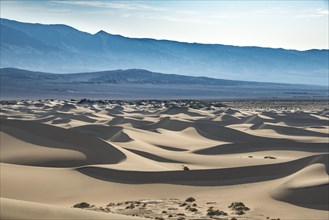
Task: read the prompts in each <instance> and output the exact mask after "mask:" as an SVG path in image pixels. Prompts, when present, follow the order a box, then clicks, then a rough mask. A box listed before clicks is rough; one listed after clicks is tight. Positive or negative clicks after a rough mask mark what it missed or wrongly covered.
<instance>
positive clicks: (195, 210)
mask: <svg viewBox="0 0 329 220" xmlns="http://www.w3.org/2000/svg"><path fill="white" fill-rule="evenodd" d="M189 211H191V212H197V211H199V210H198V209H196V208H190V209H189Z"/></svg>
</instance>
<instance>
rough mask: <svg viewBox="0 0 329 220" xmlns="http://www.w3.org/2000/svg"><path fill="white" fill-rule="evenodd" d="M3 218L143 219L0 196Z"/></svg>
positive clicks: (19, 219)
mask: <svg viewBox="0 0 329 220" xmlns="http://www.w3.org/2000/svg"><path fill="white" fill-rule="evenodd" d="M0 201H1V212H0V213H1V214H0V217H1V219H8V220H9V219H17V220H21V219H89V220H90V219H113V220H120V219H122V220H125V219H127V220H128V219H142V218H136V217H135V218H134V217H130V216H126V215H117V214H112V213H106V214H105V213H100V212H90V211H85V210H81V209H72V208H66V207H60V206H54V205H47V204H42V203H35V202H26V201H21V200H14V199H7V198H0Z"/></svg>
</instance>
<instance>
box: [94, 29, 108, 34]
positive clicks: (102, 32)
mask: <svg viewBox="0 0 329 220" xmlns="http://www.w3.org/2000/svg"><path fill="white" fill-rule="evenodd" d="M95 35H110V34H109V33H107V32H106V31H103V30H100V31H98V32H97V33H96V34H95Z"/></svg>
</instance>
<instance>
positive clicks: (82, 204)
mask: <svg viewBox="0 0 329 220" xmlns="http://www.w3.org/2000/svg"><path fill="white" fill-rule="evenodd" d="M90 207H91V206H90V204H89V203H86V202H80V203H77V204H75V205H74V206H73V208H79V209H85V208H90Z"/></svg>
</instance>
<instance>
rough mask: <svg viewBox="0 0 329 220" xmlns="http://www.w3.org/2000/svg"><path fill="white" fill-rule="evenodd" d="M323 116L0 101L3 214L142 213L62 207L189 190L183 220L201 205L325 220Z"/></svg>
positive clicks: (328, 118) (328, 136)
mask: <svg viewBox="0 0 329 220" xmlns="http://www.w3.org/2000/svg"><path fill="white" fill-rule="evenodd" d="M328 123H329V111H328V110H326V109H311V110H310V109H308V110H278V109H267V110H260V109H252V108H248V109H243V108H241V107H240V108H239V109H231V108H216V109H213V110H196V109H189V108H183V107H181V108H160V109H153V108H148V107H147V106H143V108H142V107H140V106H131V105H123V106H113V105H97V104H94V105H92V104H89V105H86V104H84V105H78V104H77V103H76V102H70V101H57V100H53V101H50V100H47V101H43V102H37V101H35V102H33V101H31V102H26V101H25V102H17V103H16V104H13V105H7V104H2V105H1V133H0V134H1V157H0V158H1V219H22V218H25V219H47V218H49V219H134V218H135V219H140V217H141V216H144V217H145V215H143V214H140V216H139V217H138V216H134V217H133V216H129V217H128V216H127V215H123V214H129V213H123V212H122V211H121V213H120V210H119V209H113V210H115V211H111V212H110V213H104V211H103V212H102V210H100V209H98V211H89V210H81V209H73V208H70V207H72V206H73V205H74V204H76V203H79V202H83V201H84V202H88V203H90V204H94V205H96V207H98V208H99V207H101V206H102V207H106V205H107V204H109V203H111V202H121V201H128V200H129V201H131V200H135V201H138V200H141V199H152V200H160V199H164V200H166V199H179V200H181V201H183V200H184V199H185V198H187V197H189V196H192V197H194V198H195V199H196V203H197V207H198V212H197V213H192V212H190V211H188V210H185V209H182V210H180V208H179V209H178V210H179V212H183V213H184V214H185V218H186V219H193V218H197V217H198V218H199V219H200V218H201V219H207V218H209V217H207V216H206V214H207V211H206V210H207V208H208V207H209V206H215V207H216V208H218V209H219V210H223V211H225V212H227V213H228V216H229V218H231V217H236V218H238V219H266V217H270V218H280V219H328V215H329V212H328V205H329V202H328V197H329V190H328V187H329V176H328V143H329V124H328ZM265 157H271V158H272V159H270V158H265ZM183 166H187V167H188V168H189V169H190V170H188V171H184V170H183ZM170 201H171V200H170ZM173 201H174V200H173ZM208 202H210V204H215V205H210V204H207V203H208ZM211 202H213V203H211ZM232 202H243V203H245V204H246V205H247V206H248V207H249V208H250V210H249V211H247V212H246V213H245V214H244V215H236V213H234V212H232V210H230V209H229V208H228V206H229V205H230V204H231V203H232ZM173 204H174V202H173ZM161 207H162V208H163V209H165V208H166V207H165V206H164V205H163V206H160V208H161ZM136 209H137V208H136ZM118 210H119V211H118ZM117 213H120V215H118V214H117ZM136 213H137V214H138V212H136ZM136 213H135V214H136ZM176 214H177V213H176ZM149 216H150V217H153V218H155V215H152V213H151V214H150V215H149ZM162 217H163V218H165V219H167V218H169V217H168V215H167V214H165V213H164V214H163V215H162ZM178 217H179V216H175V215H173V217H171V218H169V219H177V218H178Z"/></svg>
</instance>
